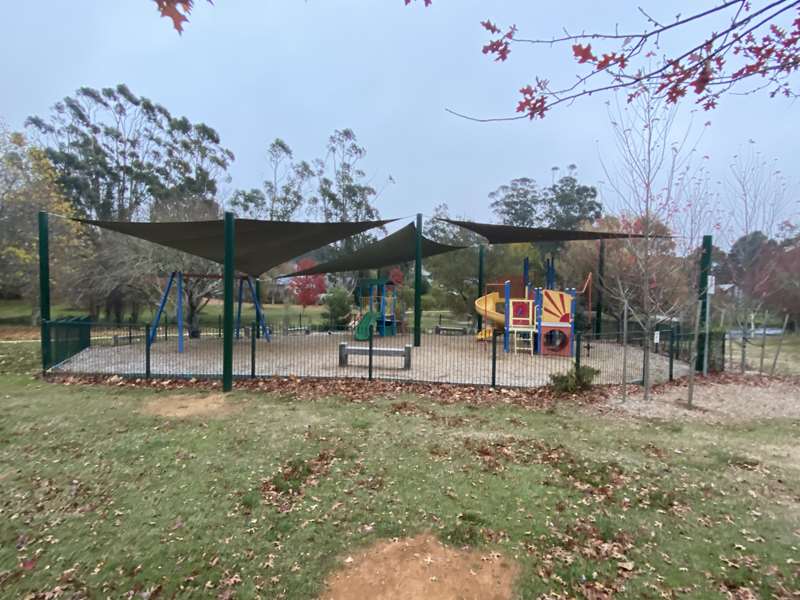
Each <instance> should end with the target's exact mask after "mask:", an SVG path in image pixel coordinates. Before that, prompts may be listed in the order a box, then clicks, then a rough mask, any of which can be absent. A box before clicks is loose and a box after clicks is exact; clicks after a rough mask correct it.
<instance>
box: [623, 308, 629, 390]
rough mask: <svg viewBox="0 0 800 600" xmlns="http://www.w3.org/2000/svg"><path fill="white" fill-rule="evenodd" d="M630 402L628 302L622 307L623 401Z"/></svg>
mask: <svg viewBox="0 0 800 600" xmlns="http://www.w3.org/2000/svg"><path fill="white" fill-rule="evenodd" d="M627 400H628V300H627V299H626V300H625V303H624V304H623V306H622V401H623V402H626V401H627Z"/></svg>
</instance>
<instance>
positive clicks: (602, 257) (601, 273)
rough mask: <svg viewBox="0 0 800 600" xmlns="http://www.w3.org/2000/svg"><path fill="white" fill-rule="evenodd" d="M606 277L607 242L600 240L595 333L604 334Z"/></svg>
mask: <svg viewBox="0 0 800 600" xmlns="http://www.w3.org/2000/svg"><path fill="white" fill-rule="evenodd" d="M605 275H606V241H605V240H600V252H599V255H598V257H597V311H596V312H595V314H594V332H595V334H596V335H600V334H601V333H603V284H604V283H605Z"/></svg>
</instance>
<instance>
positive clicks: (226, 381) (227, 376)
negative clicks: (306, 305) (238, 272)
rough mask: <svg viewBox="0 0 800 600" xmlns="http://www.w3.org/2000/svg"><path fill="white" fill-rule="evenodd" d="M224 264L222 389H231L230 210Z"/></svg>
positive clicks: (233, 225) (232, 222)
mask: <svg viewBox="0 0 800 600" xmlns="http://www.w3.org/2000/svg"><path fill="white" fill-rule="evenodd" d="M224 232H225V235H224V240H225V264H224V267H223V276H222V277H223V282H224V283H223V290H224V293H223V297H224V302H223V308H222V311H223V313H222V314H223V324H224V327H223V332H222V391H223V392H230V391H231V390H232V389H233V286H234V276H235V269H236V266H235V264H234V253H235V251H236V237H235V236H236V220H235V217H234V214H233V213H232V212H226V213H225V228H224Z"/></svg>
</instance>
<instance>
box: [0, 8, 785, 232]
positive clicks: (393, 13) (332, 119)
mask: <svg viewBox="0 0 800 600" xmlns="http://www.w3.org/2000/svg"><path fill="white" fill-rule="evenodd" d="M639 4H644V5H645V6H647V7H649V8H648V10H650V11H652V12H653V13H654V14H655V15H658V16H660V17H662V18H664V19H665V20H668V19H669V18H671V17H672V16H674V14H675V13H677V12H680V7H681V6H682V7H684V8H686V7H689V6H692V5H694V6H697V5H698V4H699V3H697V2H694V1H691V0H689V1H687V2H680V3H671V2H663V1H662V2H644V3H633V2H627V1H618V2H605V3H599V2H595V1H590V0H573V1H570V2H532V1H530V0H527V1H526V0H504V1H503V2H502V3H500V2H496V3H488V2H485V1H483V2H481V1H480V0H435V1H434V4H433V7H432V8H428V9H423V7H422V6H421V5H419V6H412V7H405V6H404V5H403V1H402V0H307V1H303V0H281V1H279V0H216V1H215V5H214V6H211V5H208V4H206V3H205V2H202V1H200V0H197V3H196V8H195V11H194V12H193V14H192V17H191V22H190V23H189V24H188V25H187V28H186V31H185V33H184V34H183V35H182V36H179V35H178V34H177V33H176V32H175V31H174V30H173V29H172V27H171V23H170V22H169V21H168V20H166V19H162V18H160V17H159V16H158V14H157V12H156V8H155V4H154V2H152V1H150V0H114V1H113V2H112V1H108V0H103V1H100V0H70V1H69V2H66V1H48V2H5V3H3V6H2V7H1V8H0V48H1V49H2V56H3V60H2V61H0V81H2V93H0V119H2V120H4V121H5V122H6V123H7V124H8V125H9V126H10V127H12V128H21V127H22V125H23V122H24V120H25V118H26V117H27V116H29V115H32V114H36V115H44V114H46V113H47V111H48V108H49V107H50V106H51V105H52V104H53V103H54V102H56V101H57V100H59V99H61V98H62V97H64V96H65V95H67V94H70V93H72V92H73V91H74V90H75V89H77V88H78V87H80V86H84V85H87V86H92V87H105V86H112V85H115V84H117V83H121V82H124V83H126V84H128V86H129V87H130V88H131V90H132V91H133V92H134V93H136V94H139V95H143V96H147V97H149V98H151V99H152V100H154V101H157V102H159V103H161V104H163V105H164V106H166V107H167V108H168V109H169V110H170V111H171V112H172V113H173V114H183V115H186V116H187V117H189V118H190V119H191V120H193V121H202V122H205V123H207V124H208V125H211V126H212V127H214V128H216V129H217V131H219V133H220V135H221V138H222V142H223V144H224V145H226V146H227V147H229V148H230V149H231V150H233V152H234V153H235V154H236V161H235V163H234V164H233V167H232V168H231V175H232V182H231V184H230V185H229V186H228V188H229V189H228V191H230V190H231V189H234V188H250V187H256V186H259V185H260V182H261V180H262V179H263V178H264V175H265V158H264V157H265V149H266V146H267V145H268V143H269V142H270V141H271V140H272V139H274V138H275V137H281V138H283V139H284V140H286V141H287V142H288V143H289V145H290V146H291V147H292V148H293V150H294V151H295V155H296V156H297V157H298V158H306V159H309V160H310V159H312V158H315V157H317V156H321V155H323V154H324V146H325V142H326V140H327V137H328V135H329V134H330V133H331V132H332V131H333V130H334V129H338V128H345V127H349V128H352V129H353V130H354V131H355V132H356V134H357V136H358V139H359V141H360V142H361V143H362V144H363V145H364V146H365V147H366V149H367V152H368V156H367V159H366V161H365V163H364V167H365V169H366V170H367V172H368V173H369V175H370V176H371V177H372V178H373V184H374V185H375V186H376V187H378V188H384V187H385V189H383V191H382V194H381V196H380V199H379V201H378V206H379V208H380V210H381V213H382V215H384V216H387V217H395V216H407V215H411V214H413V213H415V212H418V211H419V212H423V213H425V214H430V213H431V212H432V209H433V207H434V206H435V205H436V204H439V203H441V202H447V203H448V204H449V205H450V207H451V209H452V212H454V213H456V214H464V215H468V216H470V217H472V218H475V219H488V218H490V211H489V208H488V201H487V194H488V193H489V192H490V191H492V190H493V189H495V188H496V187H497V186H499V185H501V184H502V183H504V182H507V181H508V180H510V179H512V178H515V177H522V176H528V177H533V178H535V179H537V180H538V181H540V182H542V183H549V181H550V178H551V168H552V167H555V166H559V167H562V168H564V167H566V165H568V164H570V163H574V164H577V165H578V168H579V174H580V178H581V179H582V180H583V181H585V182H586V183H591V184H595V185H601V186H602V179H603V172H602V168H601V166H600V161H599V160H598V158H599V153H602V154H603V155H604V156H606V157H610V156H613V144H612V142H611V139H610V126H609V124H608V118H607V115H606V107H605V104H604V100H606V99H607V98H600V97H593V98H588V99H585V100H582V101H581V102H579V103H578V104H576V105H574V106H572V107H568V108H559V109H557V110H554V111H553V112H552V113H551V114H550V115H549V116H548V117H547V118H546V119H545V120H544V121H536V122H533V123H531V122H528V121H517V122H512V123H503V124H497V123H493V124H478V123H473V122H469V121H466V120H464V119H460V118H457V117H454V116H452V115H449V114H447V113H446V112H445V108H446V107H451V108H454V109H456V110H459V111H463V112H467V113H470V114H474V115H477V116H505V115H509V114H513V110H514V107H515V105H516V101H517V99H518V94H517V90H518V89H519V88H520V87H521V86H522V85H524V84H526V83H528V82H530V81H532V80H533V78H534V76H536V75H544V76H548V77H550V78H551V79H557V78H558V77H559V76H561V77H567V76H570V75H572V74H574V73H576V72H577V70H576V66H575V64H574V61H573V59H572V58H571V56H570V53H569V48H568V47H561V48H556V49H548V48H547V47H542V48H538V49H537V50H536V51H535V52H532V51H530V50H527V49H524V48H515V49H514V52H513V54H512V58H513V60H509V61H508V62H507V63H505V64H495V63H493V62H492V61H491V60H490V59H488V58H487V57H486V56H484V55H483V54H482V53H481V51H480V48H481V46H482V44H483V43H485V41H486V35H485V32H484V31H483V30H482V29H481V28H480V26H479V21H481V20H482V19H485V18H487V17H491V18H492V19H493V20H494V21H496V22H498V23H501V24H508V23H516V24H517V25H518V26H519V27H520V31H521V33H523V34H525V35H527V36H531V37H538V36H541V37H548V36H550V35H552V34H554V33H558V32H559V31H560V30H561V28H562V27H564V26H566V27H568V28H569V29H571V30H573V31H577V30H580V29H582V28H592V27H593V28H596V29H598V30H599V29H613V28H614V26H615V24H617V23H620V24H621V25H623V26H625V25H626V24H627V25H628V26H629V27H630V28H635V27H636V26H637V25H638V26H639V27H641V16H640V15H639V14H638V12H637V11H636V10H635V7H636V6H637V5H639ZM543 7H547V8H543ZM623 7H624V8H623ZM688 33H690V32H687V33H686V34H682V35H684V36H685V35H688ZM681 41H682V40H681V39H680V38H678V39H676V40H675V43H676V44H680V43H681ZM687 41H694V38H692V39H688V40H687ZM562 80H563V79H562ZM686 106H687V108H691V104H690V103H687V105H686ZM686 113H687V114H686V115H685V117H686V118H688V111H686ZM707 119H710V120H711V122H712V126H711V127H710V128H709V130H708V131H707V133H706V135H705V137H704V140H703V147H702V148H701V151H702V153H704V154H707V155H709V156H710V157H711V159H710V160H711V164H712V165H713V167H712V168H713V169H714V170H715V173H716V175H717V177H719V178H722V177H723V176H724V173H725V170H726V168H727V164H728V163H729V160H730V157H731V156H732V155H733V154H734V153H736V152H737V151H738V150H739V149H741V147H742V146H743V145H745V144H747V142H748V140H751V139H752V140H755V141H756V142H757V145H758V147H759V148H760V149H761V151H762V152H763V153H764V154H765V155H766V156H768V157H769V158H776V159H777V160H778V164H779V165H780V167H781V168H782V170H783V171H784V173H786V174H787V176H789V177H790V181H791V182H792V183H794V182H796V177H795V176H796V173H797V164H798V159H797V157H798V156H800V135H798V133H800V127H798V119H797V105H796V104H795V103H793V102H790V101H787V100H782V99H778V100H770V99H768V98H767V97H766V96H765V95H763V94H762V95H759V96H755V97H748V96H728V97H726V98H724V100H723V102H722V103H721V106H720V108H719V109H717V110H716V111H714V112H712V113H708V114H700V115H699V116H698V117H697V119H696V120H697V121H698V123H700V124H702V123H703V122H704V121H705V120H707ZM390 175H391V176H392V178H393V179H394V181H395V183H394V184H392V185H387V186H384V183H385V182H386V181H387V179H388V177H389V176H390ZM604 200H605V201H606V202H608V203H613V199H612V198H610V197H609V194H608V192H606V197H605V198H604Z"/></svg>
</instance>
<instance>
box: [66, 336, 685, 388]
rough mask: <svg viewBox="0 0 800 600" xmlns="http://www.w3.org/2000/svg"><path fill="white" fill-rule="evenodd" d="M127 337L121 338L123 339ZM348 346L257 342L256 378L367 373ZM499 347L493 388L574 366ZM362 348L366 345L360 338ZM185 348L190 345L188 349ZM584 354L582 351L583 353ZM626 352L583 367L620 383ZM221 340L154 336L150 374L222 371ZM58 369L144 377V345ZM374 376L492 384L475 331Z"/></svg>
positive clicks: (607, 353) (242, 357)
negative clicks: (342, 349)
mask: <svg viewBox="0 0 800 600" xmlns="http://www.w3.org/2000/svg"><path fill="white" fill-rule="evenodd" d="M121 339H123V341H124V338H121ZM342 343H347V344H350V345H352V344H353V342H352V333H351V332H349V331H342V332H331V333H327V332H323V333H310V334H308V335H275V334H273V335H272V338H271V341H270V342H268V343H267V342H263V341H257V344H256V353H255V363H254V364H255V376H256V377H331V378H337V377H356V378H367V377H368V369H369V364H368V363H369V356H368V355H360V356H351V357H350V358H349V360H348V365H347V366H346V367H342V366H340V365H339V346H340V345H341V344H342ZM411 344H413V336H412V335H410V334H402V335H398V336H395V337H390V338H386V337H377V336H376V337H375V338H374V341H373V347H374V348H375V349H380V348H396V349H402V348H404V347H405V346H408V345H411ZM499 345H500V346H501V347H500V348H499V352H497V361H496V369H497V372H496V385H499V386H514V387H526V386H541V385H547V384H548V383H549V382H550V375H552V374H564V373H567V372H569V371H570V369H571V368H572V367H573V365H574V360H573V359H572V358H571V357H558V356H544V357H539V356H534V357H531V356H530V354H523V353H512V352H510V353H504V352H502V341H500V342H499ZM251 346H252V345H251V342H250V340H249V338H248V339H246V340H244V339H243V340H240V341H239V342H237V343H235V344H234V352H233V365H234V376H235V377H237V378H246V377H251V375H252V373H253V362H252V354H251V350H252V348H251ZM358 346H359V347H361V348H365V349H367V348H368V346H367V345H365V344H363V343H361V344H358ZM189 348H190V349H189ZM584 352H586V350H584ZM623 352H624V349H623V347H622V345H621V344H618V343H616V342H615V341H613V340H601V341H592V342H591V347H590V348H589V350H588V356H584V357H583V358H582V361H581V364H583V365H585V366H589V367H593V368H595V369H598V370H599V371H600V375H599V376H598V378H597V379H596V380H595V381H596V382H597V383H600V384H616V383H619V382H620V381H621V379H620V378H621V376H622V372H621V365H622V360H623ZM627 353H628V356H627V361H628V363H629V370H628V374H627V378H628V381H629V382H631V383H634V382H637V381H639V380H641V365H642V350H641V348H640V347H638V348H637V347H636V346H629V347H628V350H627ZM221 356H222V341H221V340H219V339H216V338H212V339H200V340H191V341H187V342H186V350H185V351H184V353H180V352H178V344H177V341H176V340H174V339H173V340H168V341H166V342H165V341H159V342H157V343H155V344H153V346H152V350H151V375H152V376H153V377H167V378H169V377H176V376H182V377H197V378H200V377H202V378H208V377H218V376H219V367H218V365H219V363H220V360H221ZM651 369H652V371H653V377H654V380H655V381H657V382H663V381H667V379H668V377H669V359H668V357H666V356H663V355H654V356H653V357H652V364H651ZM673 369H674V376H675V377H680V376H683V375H685V374H686V373H687V372H688V366H687V365H686V363H685V362H684V361H677V360H676V361H674V364H673ZM54 371H55V372H59V373H68V374H102V375H115V374H116V375H126V376H135V377H142V376H144V373H145V351H144V342H140V343H132V344H127V343H122V344H120V345H117V346H113V345H112V346H107V345H103V346H93V347H90V348H87V349H85V350H83V351H81V352H80V353H78V354H76V355H75V356H73V357H71V358H69V359H67V360H66V361H65V362H63V363H61V364H60V365H58V366H57V367H56V368H55V369H54ZM373 377H374V378H376V379H396V380H406V381H421V382H439V383H458V384H466V385H490V384H491V382H492V379H491V377H492V348H491V343H482V344H479V343H476V342H475V341H474V339H473V338H472V336H449V335H435V334H424V335H423V336H422V345H421V346H420V347H418V348H413V350H412V360H411V367H410V368H409V369H404V368H403V360H402V357H386V356H377V355H376V356H374V357H373Z"/></svg>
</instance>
